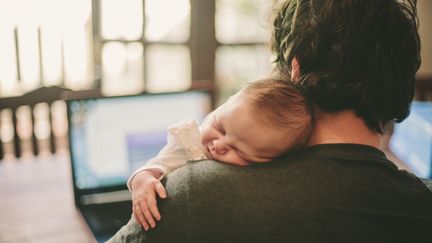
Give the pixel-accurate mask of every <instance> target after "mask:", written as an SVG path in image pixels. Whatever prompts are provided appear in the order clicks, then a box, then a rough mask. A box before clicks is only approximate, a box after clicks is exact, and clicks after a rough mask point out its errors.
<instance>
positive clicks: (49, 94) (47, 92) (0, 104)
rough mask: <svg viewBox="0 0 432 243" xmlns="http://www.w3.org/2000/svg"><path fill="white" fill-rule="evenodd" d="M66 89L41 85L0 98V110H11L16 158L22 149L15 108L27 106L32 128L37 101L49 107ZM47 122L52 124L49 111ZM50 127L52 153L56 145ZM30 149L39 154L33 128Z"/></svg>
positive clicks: (0, 147) (1, 151)
mask: <svg viewBox="0 0 432 243" xmlns="http://www.w3.org/2000/svg"><path fill="white" fill-rule="evenodd" d="M66 90H68V89H65V88H61V87H57V86H52V87H41V88H38V89H36V90H33V91H31V92H28V93H26V94H24V95H22V96H15V97H6V98H0V111H1V110H3V109H10V110H11V112H12V124H13V147H14V154H15V157H16V158H19V157H21V155H22V151H21V144H20V137H19V134H18V132H17V131H18V129H17V109H18V108H19V107H21V106H29V107H30V110H31V120H32V126H33V128H34V124H35V116H34V113H33V109H34V107H35V106H36V105H37V104H39V103H47V104H48V106H49V107H51V105H52V103H53V102H55V101H57V100H61V99H62V93H63V92H64V91H66ZM49 122H50V125H52V114H51V112H49ZM50 127H51V133H50V137H49V140H50V151H51V152H52V153H54V152H56V146H55V141H54V136H53V132H52V126H50ZM31 140H32V147H33V149H32V151H33V154H34V155H37V154H39V149H38V144H37V139H36V136H35V132H34V129H32V139H31ZM3 157H4V151H3V144H1V146H0V160H1V159H3Z"/></svg>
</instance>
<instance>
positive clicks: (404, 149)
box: [389, 101, 432, 178]
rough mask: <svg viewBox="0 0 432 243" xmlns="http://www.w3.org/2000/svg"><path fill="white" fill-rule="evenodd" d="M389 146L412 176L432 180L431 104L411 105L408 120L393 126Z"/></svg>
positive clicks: (416, 103)
mask: <svg viewBox="0 0 432 243" xmlns="http://www.w3.org/2000/svg"><path fill="white" fill-rule="evenodd" d="M389 146H390V149H391V151H392V152H393V153H394V154H395V155H396V156H397V157H398V158H399V159H401V160H402V161H403V162H404V163H405V164H406V165H407V166H408V167H409V169H410V170H411V171H412V172H413V173H414V174H416V175H417V176H419V177H424V178H432V102H419V101H414V102H413V103H412V105H411V113H410V115H409V116H408V118H407V119H406V120H404V121H403V122H402V123H400V124H396V125H395V128H394V131H393V135H392V137H391V139H390V144H389Z"/></svg>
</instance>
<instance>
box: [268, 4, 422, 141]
mask: <svg viewBox="0 0 432 243" xmlns="http://www.w3.org/2000/svg"><path fill="white" fill-rule="evenodd" d="M272 48H273V52H274V53H275V55H276V60H275V62H276V69H277V71H278V72H279V74H280V75H281V77H282V78H286V77H290V76H291V75H292V73H291V71H292V70H296V69H295V68H294V69H293V66H292V63H293V60H294V63H295V62H297V61H298V63H299V66H300V73H301V75H300V76H299V77H298V79H297V81H298V82H299V83H300V85H301V86H302V87H303V88H304V90H305V92H306V94H307V96H308V98H310V99H311V101H312V103H313V104H314V105H315V106H316V107H317V108H319V109H320V110H322V111H323V112H328V113H334V112H339V111H342V110H353V111H354V112H355V113H356V115H357V116H359V117H360V118H362V119H363V121H364V122H365V124H366V125H367V126H368V127H369V129H371V130H372V131H374V132H378V133H382V132H384V127H385V125H387V124H388V123H389V122H391V121H396V122H400V121H402V120H404V119H405V118H406V117H407V116H408V114H409V107H410V104H411V101H412V99H413V96H414V87H415V74H416V72H417V70H418V68H419V67H420V40H419V35H418V32H417V16H416V2H415V0H411V1H404V2H400V1H396V0H297V1H296V0H293V1H288V0H287V1H284V3H283V4H282V5H281V8H280V9H279V10H278V12H277V15H276V17H275V20H274V33H273V43H272Z"/></svg>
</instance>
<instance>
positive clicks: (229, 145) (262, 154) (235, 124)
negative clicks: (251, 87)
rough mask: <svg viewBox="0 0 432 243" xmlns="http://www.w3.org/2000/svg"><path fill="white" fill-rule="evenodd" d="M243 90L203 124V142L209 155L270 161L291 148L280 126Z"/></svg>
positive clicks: (243, 161) (238, 160)
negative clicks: (253, 103)
mask: <svg viewBox="0 0 432 243" xmlns="http://www.w3.org/2000/svg"><path fill="white" fill-rule="evenodd" d="M248 96H249V94H246V93H245V91H240V92H238V93H237V94H235V95H234V96H232V97H231V98H230V99H229V100H228V101H227V102H225V103H224V104H222V105H221V106H220V107H219V108H217V109H216V110H215V111H213V112H212V113H210V114H209V115H208V116H207V118H206V119H205V120H204V122H203V124H202V126H201V142H202V144H203V145H204V148H205V150H206V156H207V157H208V158H209V159H215V160H219V161H222V162H226V163H230V164H236V165H248V164H250V163H263V162H269V161H271V160H272V158H274V157H275V156H277V155H279V154H281V153H282V152H284V151H285V150H286V149H287V145H286V142H284V140H286V139H284V136H282V135H281V132H280V129H279V128H278V127H277V126H273V125H272V124H270V123H269V122H268V121H267V120H266V119H264V118H263V115H262V114H257V113H259V112H256V109H253V107H252V105H251V104H250V101H249V100H250V98H249V97H248Z"/></svg>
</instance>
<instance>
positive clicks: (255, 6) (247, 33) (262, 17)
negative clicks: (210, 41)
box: [216, 0, 272, 43]
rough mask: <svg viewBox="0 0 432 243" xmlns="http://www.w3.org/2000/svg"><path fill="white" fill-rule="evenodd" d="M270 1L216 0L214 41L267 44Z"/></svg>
mask: <svg viewBox="0 0 432 243" xmlns="http://www.w3.org/2000/svg"><path fill="white" fill-rule="evenodd" d="M271 4H272V1H271V0H217V2H216V39H217V40H218V41H219V42H221V43H238V42H242V43H250V42H267V41H268V39H269V37H270V19H271V18H270V16H271V10H272V7H271Z"/></svg>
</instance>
